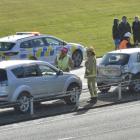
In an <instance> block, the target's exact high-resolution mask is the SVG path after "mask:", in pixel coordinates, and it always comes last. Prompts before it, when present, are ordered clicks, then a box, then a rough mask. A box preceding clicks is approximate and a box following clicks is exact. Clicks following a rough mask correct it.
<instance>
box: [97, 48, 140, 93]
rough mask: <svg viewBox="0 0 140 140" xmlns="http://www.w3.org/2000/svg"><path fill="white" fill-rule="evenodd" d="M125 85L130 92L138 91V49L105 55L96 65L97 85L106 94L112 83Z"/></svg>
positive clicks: (139, 74)
mask: <svg viewBox="0 0 140 140" xmlns="http://www.w3.org/2000/svg"><path fill="white" fill-rule="evenodd" d="M121 82H122V84H123V82H126V83H125V86H127V87H128V88H129V90H131V91H135V92H138V91H140V48H131V49H122V50H116V51H112V52H108V53H107V54H105V55H104V56H103V58H102V60H101V62H100V64H99V65H98V76H97V85H98V88H99V90H100V91H102V92H107V91H108V90H109V89H110V87H111V85H112V84H113V83H116V84H118V83H121Z"/></svg>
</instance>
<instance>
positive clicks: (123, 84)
mask: <svg viewBox="0 0 140 140" xmlns="http://www.w3.org/2000/svg"><path fill="white" fill-rule="evenodd" d="M130 83H132V84H134V83H135V84H136V83H139V84H140V79H137V80H132V81H130V80H128V81H123V82H119V83H117V82H116V83H115V82H114V83H111V84H108V85H103V86H98V88H102V89H107V88H108V87H111V86H118V100H121V99H122V87H127V86H128V85H130ZM97 90H98V89H97ZM80 92H81V90H78V89H75V90H72V91H67V92H65V94H64V92H62V93H58V94H57V96H58V98H64V97H67V96H71V97H72V98H73V100H76V101H75V102H76V105H75V108H76V109H78V107H79V97H80ZM84 92H89V90H88V88H84V89H82V93H84ZM54 96H55V97H56V95H55V94H54ZM47 98H48V97H46V99H47ZM43 100H44V101H45V99H44V98H43ZM47 100H48V99H47ZM35 101H42V99H38V100H36V99H34V98H33V97H32V96H31V97H30V115H33V114H34V102H35ZM18 104H19V102H15V103H6V102H4V103H0V108H6V107H9V106H15V105H18Z"/></svg>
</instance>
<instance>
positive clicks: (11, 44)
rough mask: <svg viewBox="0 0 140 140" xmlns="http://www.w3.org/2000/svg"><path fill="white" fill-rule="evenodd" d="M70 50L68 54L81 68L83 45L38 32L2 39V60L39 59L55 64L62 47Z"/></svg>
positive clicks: (19, 33) (76, 65) (18, 34)
mask: <svg viewBox="0 0 140 140" xmlns="http://www.w3.org/2000/svg"><path fill="white" fill-rule="evenodd" d="M64 46H65V47H66V48H68V53H69V55H70V56H71V57H72V59H73V61H74V66H75V67H79V66H80V65H81V63H82V61H83V58H84V56H85V47H84V46H83V45H81V44H76V43H68V42H66V41H63V40H61V39H59V38H56V37H54V36H50V35H43V34H40V33H38V32H17V34H16V35H10V36H6V37H2V38H0V60H5V59H6V60H9V59H10V60H11V59H12V60H13V59H29V58H30V56H36V57H37V59H39V60H43V61H47V62H49V63H51V64H54V62H55V58H56V56H57V55H58V54H59V53H60V50H61V48H62V47H64Z"/></svg>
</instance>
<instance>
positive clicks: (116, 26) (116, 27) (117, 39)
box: [112, 18, 120, 50]
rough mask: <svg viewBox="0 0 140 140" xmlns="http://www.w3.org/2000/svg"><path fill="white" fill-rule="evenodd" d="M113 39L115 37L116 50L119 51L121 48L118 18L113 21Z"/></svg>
mask: <svg viewBox="0 0 140 140" xmlns="http://www.w3.org/2000/svg"><path fill="white" fill-rule="evenodd" d="M112 37H113V40H114V44H115V50H117V49H118V47H119V44H120V35H119V19H117V18H115V19H114V21H113V26H112Z"/></svg>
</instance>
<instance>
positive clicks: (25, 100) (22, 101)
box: [15, 92, 30, 113]
mask: <svg viewBox="0 0 140 140" xmlns="http://www.w3.org/2000/svg"><path fill="white" fill-rule="evenodd" d="M17 101H18V106H16V107H15V110H16V111H19V112H21V113H27V112H29V110H30V96H29V94H28V93H26V92H24V93H22V94H21V95H20V96H19V97H18V99H17Z"/></svg>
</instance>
